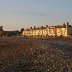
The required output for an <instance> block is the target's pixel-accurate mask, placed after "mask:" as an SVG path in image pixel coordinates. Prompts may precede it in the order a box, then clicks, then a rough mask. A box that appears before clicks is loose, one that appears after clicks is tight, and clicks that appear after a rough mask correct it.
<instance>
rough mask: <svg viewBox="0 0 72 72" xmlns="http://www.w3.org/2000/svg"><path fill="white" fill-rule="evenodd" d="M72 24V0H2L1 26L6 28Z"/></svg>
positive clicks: (15, 28)
mask: <svg viewBox="0 0 72 72" xmlns="http://www.w3.org/2000/svg"><path fill="white" fill-rule="evenodd" d="M64 22H65V23H66V22H69V23H70V25H72V0H0V26H3V29H4V30H20V29H21V28H25V29H26V28H30V27H34V26H36V27H40V26H46V25H49V26H52V25H62V24H63V23H64Z"/></svg>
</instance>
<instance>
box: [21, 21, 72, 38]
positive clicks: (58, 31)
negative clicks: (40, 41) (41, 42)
mask: <svg viewBox="0 0 72 72" xmlns="http://www.w3.org/2000/svg"><path fill="white" fill-rule="evenodd" d="M22 35H23V36H29V37H30V36H32V37H48V36H53V37H55V36H63V37H67V36H71V35H72V26H71V25H69V23H68V22H67V24H65V23H64V24H63V25H57V26H46V27H43V26H42V27H40V28H39V27H38V28H36V27H34V28H32V27H31V28H30V29H28V28H27V29H25V30H24V31H23V33H22Z"/></svg>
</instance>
